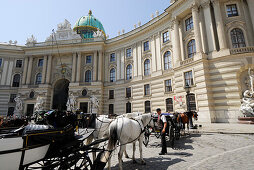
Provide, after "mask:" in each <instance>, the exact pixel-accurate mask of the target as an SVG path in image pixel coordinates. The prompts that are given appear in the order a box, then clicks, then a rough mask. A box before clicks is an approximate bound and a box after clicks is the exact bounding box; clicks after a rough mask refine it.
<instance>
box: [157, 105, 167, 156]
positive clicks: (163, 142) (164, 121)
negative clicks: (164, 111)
mask: <svg viewBox="0 0 254 170" xmlns="http://www.w3.org/2000/svg"><path fill="white" fill-rule="evenodd" d="M156 112H157V114H158V120H157V123H158V125H159V128H160V131H161V146H162V150H161V152H160V153H159V155H165V154H166V153H167V144H166V137H165V135H166V127H167V119H166V117H165V115H161V109H160V108H158V109H156Z"/></svg>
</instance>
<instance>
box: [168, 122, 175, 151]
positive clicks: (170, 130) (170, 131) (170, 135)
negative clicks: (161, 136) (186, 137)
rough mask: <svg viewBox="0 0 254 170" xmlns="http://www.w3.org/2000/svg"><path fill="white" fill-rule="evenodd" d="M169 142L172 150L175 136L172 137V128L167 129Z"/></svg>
mask: <svg viewBox="0 0 254 170" xmlns="http://www.w3.org/2000/svg"><path fill="white" fill-rule="evenodd" d="M169 142H170V146H171V147H172V148H173V147H174V143H175V135H174V128H173V126H170V127H169Z"/></svg>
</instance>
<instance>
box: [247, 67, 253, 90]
mask: <svg viewBox="0 0 254 170" xmlns="http://www.w3.org/2000/svg"><path fill="white" fill-rule="evenodd" d="M248 73H249V77H250V88H251V92H252V94H253V93H254V84H253V80H254V70H253V69H251V68H249V71H248Z"/></svg>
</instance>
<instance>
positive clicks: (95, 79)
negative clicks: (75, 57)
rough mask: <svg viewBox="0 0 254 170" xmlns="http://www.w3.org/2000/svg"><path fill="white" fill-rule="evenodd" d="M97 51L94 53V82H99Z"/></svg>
mask: <svg viewBox="0 0 254 170" xmlns="http://www.w3.org/2000/svg"><path fill="white" fill-rule="evenodd" d="M97 64H98V63H97V51H95V52H94V53H93V81H97Z"/></svg>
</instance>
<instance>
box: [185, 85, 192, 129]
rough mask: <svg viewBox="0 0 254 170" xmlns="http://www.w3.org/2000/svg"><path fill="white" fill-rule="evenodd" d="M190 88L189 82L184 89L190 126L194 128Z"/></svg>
mask: <svg viewBox="0 0 254 170" xmlns="http://www.w3.org/2000/svg"><path fill="white" fill-rule="evenodd" d="M190 88H191V87H190V86H189V84H188V83H186V85H185V87H184V89H185V91H186V104H187V116H188V119H189V126H190V128H191V129H192V128H193V122H192V116H193V113H192V111H191V107H190Z"/></svg>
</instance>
